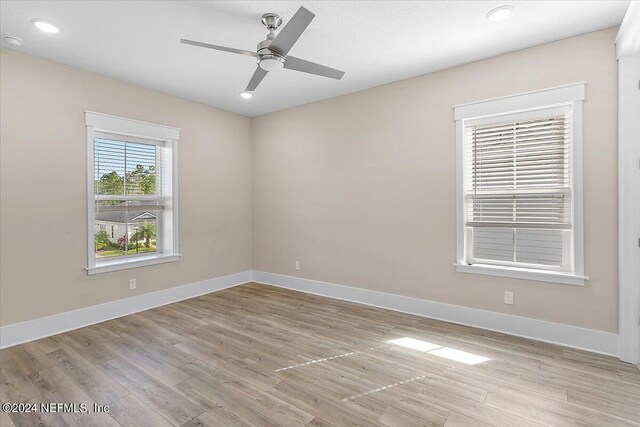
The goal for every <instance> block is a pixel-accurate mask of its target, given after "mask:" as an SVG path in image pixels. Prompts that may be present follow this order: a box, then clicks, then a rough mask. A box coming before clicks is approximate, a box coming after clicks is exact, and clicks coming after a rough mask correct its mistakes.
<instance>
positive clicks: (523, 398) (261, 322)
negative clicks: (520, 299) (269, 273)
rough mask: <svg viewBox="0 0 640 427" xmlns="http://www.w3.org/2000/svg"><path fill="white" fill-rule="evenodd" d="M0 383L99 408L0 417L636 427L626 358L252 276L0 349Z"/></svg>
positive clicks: (40, 421)
mask: <svg viewBox="0 0 640 427" xmlns="http://www.w3.org/2000/svg"><path fill="white" fill-rule="evenodd" d="M399 338H405V339H407V338H409V339H412V340H418V341H413V343H414V344H415V343H417V344H418V345H417V347H416V346H415V345H408V346H406V345H402V344H403V343H398V342H397V341H395V340H397V339H399ZM420 342H421V343H420ZM405 343H406V340H405ZM435 349H444V350H443V351H439V352H437V351H434V350H435ZM465 354H466V358H460V357H456V356H455V355H458V356H460V355H465ZM477 356H482V357H484V358H485V359H482V360H481V361H479V362H478V361H471V360H469V359H468V358H473V357H477ZM0 380H1V382H0V397H1V398H2V401H3V402H6V401H8V402H36V403H50V402H75V403H85V404H88V405H93V404H94V403H101V404H104V403H108V404H109V405H110V406H111V409H110V412H109V413H108V414H105V413H102V414H82V413H73V412H62V413H37V414H29V415H27V414H13V413H12V414H4V413H3V414H2V415H1V418H0V423H1V424H2V427H4V426H5V425H7V426H8V427H11V426H72V425H74V426H75V425H90V426H93V425H97V426H100V425H105V426H110V427H112V426H114V425H115V424H118V425H120V426H134V425H135V426H145V425H152V426H161V427H162V426H174V427H179V426H185V427H197V426H203V427H205V426H226V427H236V426H239V427H243V426H260V427H262V426H267V427H269V426H271V427H272V426H280V425H283V426H298V427H304V426H310V427H330V426H332V427H342V426H367V427H369V426H372V427H376V426H423V425H428V426H433V425H438V426H441V425H445V426H446V427H460V426H464V427H473V426H476V427H487V426H498V427H500V426H505V427H527V426H540V425H546V426H552V427H556V426H559V427H561V426H565V425H581V426H613V425H615V426H625V425H635V426H640V404H638V402H640V369H639V368H638V367H637V366H635V365H629V364H625V363H622V362H620V361H619V360H617V359H615V358H612V357H609V356H602V355H597V354H592V353H589V352H585V351H582V350H575V349H568V348H564V347H561V346H558V345H553V344H547V343H541V342H536V341H531V340H527V339H525V338H518V337H512V336H508V335H506V334H502V333H498V332H492V331H486V330H480V329H475V328H472V327H468V326H461V325H455V324H451V323H447V322H443V321H439V320H434V319H427V318H422V317H417V316H413V315H410V314H405V313H399V312H392V311H389V310H385V309H381V308H377V307H370V306H363V305H358V304H354V303H350V302H346V301H340V300H333V299H329V298H325V297H320V296H317V295H309V294H304V293H300V292H294V291H290V290H287V289H282V288H277V287H272V286H266V285H260V284H255V283H251V284H247V285H243V286H238V287H235V288H229V289H225V290H223V291H219V292H214V293H211V294H207V295H203V296H200V297H197V298H192V299H189V300H184V301H180V302H178V303H174V304H169V305H167V306H163V307H158V308H155V309H152V310H147V311H144V312H140V313H136V314H133V315H130V316H125V317H122V318H118V319H113V320H109V321H107V322H103V323H100V324H96V325H92V326H89V327H86V328H81V329H78V330H75V331H70V332H67V333H64V334H60V335H57V336H52V337H48V338H43V339H40V340H37V341H34V342H32V343H27V344H22V345H19V346H15V347H12V348H8V349H4V350H1V351H0Z"/></svg>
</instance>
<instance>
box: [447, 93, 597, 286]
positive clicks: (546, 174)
mask: <svg viewBox="0 0 640 427" xmlns="http://www.w3.org/2000/svg"><path fill="white" fill-rule="evenodd" d="M583 99H584V84H578V85H571V86H564V87H561V88H554V89H548V90H545V91H540V92H533V93H527V94H522V95H516V96H513V97H508V98H500V99H496V100H491V101H484V102H480V103H475V104H467V105H464V106H459V107H456V108H455V110H456V111H455V114H456V121H457V126H458V137H457V139H458V161H459V163H458V211H459V212H458V262H457V264H456V265H457V269H458V271H462V272H473V273H481V274H494V275H500V276H509V277H517V278H524V279H533V280H543V281H552V282H560V283H569V284H583V283H584V279H585V277H584V276H583V274H584V272H583V261H582V258H583V255H582V253H583V252H582V251H583V249H582V167H581V164H582V160H581V159H582V147H581V145H582V132H581V123H582V117H581V115H582V114H581V111H582V105H581V101H582V100H583Z"/></svg>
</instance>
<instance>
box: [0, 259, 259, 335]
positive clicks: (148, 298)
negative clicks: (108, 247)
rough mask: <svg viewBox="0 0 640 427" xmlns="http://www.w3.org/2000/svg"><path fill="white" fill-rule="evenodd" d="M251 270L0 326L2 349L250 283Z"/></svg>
mask: <svg viewBox="0 0 640 427" xmlns="http://www.w3.org/2000/svg"><path fill="white" fill-rule="evenodd" d="M251 273H252V272H251V271H250V270H249V271H243V272H241V273H235V274H229V275H228V276H221V277H216V278H213V279H208V280H203V281H202V282H196V283H189V284H188V285H182V286H177V287H175V288H169V289H164V290H162V291H156V292H150V293H147V294H143V295H138V296H135V297H131V298H125V299H120V300H116V301H111V302H107V303H104V304H99V305H94V306H91V307H85V308H81V309H79V310H74V311H68V312H66V313H60V314H54V315H52V316H47V317H41V318H39V319H33V320H27V321H25V322H20V323H14V324H13V325H7V326H3V327H1V328H0V348H5V347H11V346H14V345H17V344H22V343H25V342H29V341H33V340H37V339H40V338H44V337H48V336H51V335H56V334H60V333H62V332H67V331H70V330H73V329H78V328H82V327H84V326H89V325H93V324H96V323H100V322H104V321H106V320H111V319H115V318H117V317H121V316H126V315H127V314H133V313H137V312H139V311H143V310H148V309H150V308H154V307H158V306H161V305H165V304H170V303H172V302H177V301H182V300H184V299H188V298H193V297H196V296H199V295H204V294H208V293H210V292H214V291H219V290H221V289H225V288H230V287H233V286H237V285H241V284H243V283H248V282H250V281H251Z"/></svg>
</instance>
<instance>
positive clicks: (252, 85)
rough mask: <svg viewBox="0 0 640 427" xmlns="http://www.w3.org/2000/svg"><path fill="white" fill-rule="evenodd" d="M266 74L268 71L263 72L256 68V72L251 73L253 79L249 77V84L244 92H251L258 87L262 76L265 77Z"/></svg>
mask: <svg viewBox="0 0 640 427" xmlns="http://www.w3.org/2000/svg"><path fill="white" fill-rule="evenodd" d="M267 73H268V71H265V70H263V69H262V68H260V67H258V68H257V69H256V72H255V73H253V77H251V80H250V81H249V84H248V85H247V88H246V89H245V91H246V92H253V91H254V90H256V88H257V87H258V85H259V84H260V82H261V81H262V79H264V76H266V75H267Z"/></svg>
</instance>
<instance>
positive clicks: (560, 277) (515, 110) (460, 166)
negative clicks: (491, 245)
mask: <svg viewBox="0 0 640 427" xmlns="http://www.w3.org/2000/svg"><path fill="white" fill-rule="evenodd" d="M585 85H586V82H579V83H574V84H569V85H564V86H557V87H553V88H548V89H542V90H538V91H532V92H525V93H520V94H516V95H511V96H505V97H500V98H494V99H489V100H485V101H479V102H473V103H468V104H461V105H456V106H454V107H453V110H454V120H455V123H456V236H457V257H456V263H455V264H454V266H455V268H456V271H458V272H463V273H475V274H484V275H492V276H502V277H512V278H517V279H525V280H535V281H543V282H554V283H563V284H570V285H584V283H585V280H588V277H587V276H585V274H584V219H583V154H582V150H583V132H582V102H583V101H584V99H585ZM566 106H569V107H570V108H571V133H570V134H571V135H570V144H571V146H570V156H571V157H570V166H569V167H570V170H571V175H570V176H571V189H572V203H571V222H572V233H571V234H572V242H571V243H572V244H571V251H572V253H571V268H570V271H561V270H557V269H552V268H550V269H544V268H539V267H538V268H528V267H527V266H526V265H517V266H513V265H502V264H499V263H474V264H471V265H470V264H467V263H466V262H465V253H466V251H465V223H464V215H465V214H464V211H465V201H464V195H465V191H464V185H465V181H464V172H465V171H464V160H465V159H464V152H465V147H464V131H465V127H466V126H468V123H470V122H471V123H476V124H477V123H485V122H487V121H489V122H490V121H492V120H495V121H500V120H505V119H508V118H509V116H512V117H513V116H514V115H522V114H523V113H524V114H529V113H535V111H537V110H549V109H553V108H556V107H566Z"/></svg>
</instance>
